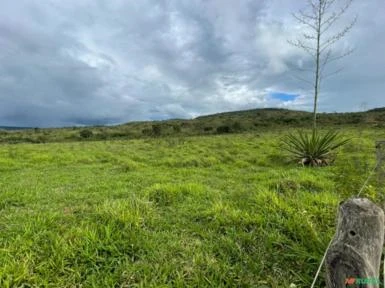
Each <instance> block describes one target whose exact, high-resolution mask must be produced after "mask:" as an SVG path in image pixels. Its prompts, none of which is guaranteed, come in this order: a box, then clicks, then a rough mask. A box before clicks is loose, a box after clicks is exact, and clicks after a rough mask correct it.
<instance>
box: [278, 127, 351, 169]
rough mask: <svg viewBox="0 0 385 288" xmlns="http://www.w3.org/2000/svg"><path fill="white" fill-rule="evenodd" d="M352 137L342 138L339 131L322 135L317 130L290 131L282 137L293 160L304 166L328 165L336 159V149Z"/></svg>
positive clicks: (284, 147)
mask: <svg viewBox="0 0 385 288" xmlns="http://www.w3.org/2000/svg"><path fill="white" fill-rule="evenodd" d="M349 140H350V139H342V137H341V135H340V134H339V133H338V132H337V131H328V132H326V133H325V134H323V135H321V134H319V133H318V131H317V130H314V129H313V131H312V132H311V133H309V134H308V133H305V132H303V131H298V132H297V134H294V133H289V134H287V135H286V136H284V138H283V139H282V142H283V145H282V148H283V149H284V150H285V151H287V152H289V153H290V154H291V155H292V157H293V160H295V161H296V162H297V163H299V164H302V165H304V166H326V165H329V164H331V163H332V162H333V161H334V159H335V150H336V149H337V148H339V147H341V146H342V145H344V144H346V143H347V142H348V141H349Z"/></svg>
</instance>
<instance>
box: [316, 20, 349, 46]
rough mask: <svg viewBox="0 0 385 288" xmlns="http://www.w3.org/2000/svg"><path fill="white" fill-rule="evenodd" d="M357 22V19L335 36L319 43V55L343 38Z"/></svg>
mask: <svg viewBox="0 0 385 288" xmlns="http://www.w3.org/2000/svg"><path fill="white" fill-rule="evenodd" d="M356 21H357V17H356V18H355V19H354V20H353V21H352V22H351V23H350V24H349V25H348V26H346V27H345V28H344V29H343V30H342V31H340V32H338V33H337V34H335V35H333V36H331V37H329V38H328V39H327V40H326V41H325V42H323V43H321V45H320V47H321V50H320V53H322V52H323V51H324V50H325V49H327V48H328V47H330V46H331V45H333V44H334V43H335V42H337V41H338V40H340V39H341V38H343V37H344V36H345V35H346V34H347V33H348V32H349V31H350V30H351V29H352V28H353V26H354V24H355V23H356Z"/></svg>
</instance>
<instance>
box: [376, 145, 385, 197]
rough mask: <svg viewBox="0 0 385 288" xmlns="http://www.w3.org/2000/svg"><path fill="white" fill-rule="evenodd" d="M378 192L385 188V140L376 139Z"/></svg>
mask: <svg viewBox="0 0 385 288" xmlns="http://www.w3.org/2000/svg"><path fill="white" fill-rule="evenodd" d="M376 158H377V181H378V193H383V192H384V190H385V140H379V141H376Z"/></svg>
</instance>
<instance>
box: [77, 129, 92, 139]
mask: <svg viewBox="0 0 385 288" xmlns="http://www.w3.org/2000/svg"><path fill="white" fill-rule="evenodd" d="M79 135H80V137H82V138H91V137H92V135H94V133H93V132H92V131H91V130H89V129H84V130H81V131H80V132H79Z"/></svg>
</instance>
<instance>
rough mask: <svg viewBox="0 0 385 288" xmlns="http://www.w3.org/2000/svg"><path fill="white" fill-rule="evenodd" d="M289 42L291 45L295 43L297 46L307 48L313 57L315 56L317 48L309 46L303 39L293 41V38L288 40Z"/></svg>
mask: <svg viewBox="0 0 385 288" xmlns="http://www.w3.org/2000/svg"><path fill="white" fill-rule="evenodd" d="M287 42H288V43H289V44H290V45H293V46H295V47H298V48H301V49H303V50H305V51H306V52H307V53H308V54H309V55H310V56H311V57H312V58H315V53H316V49H315V48H313V47H310V46H307V45H306V44H305V43H303V42H302V41H301V40H299V39H297V41H296V42H293V41H291V40H287Z"/></svg>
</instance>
